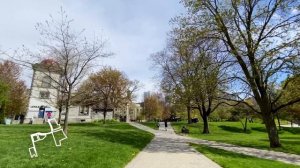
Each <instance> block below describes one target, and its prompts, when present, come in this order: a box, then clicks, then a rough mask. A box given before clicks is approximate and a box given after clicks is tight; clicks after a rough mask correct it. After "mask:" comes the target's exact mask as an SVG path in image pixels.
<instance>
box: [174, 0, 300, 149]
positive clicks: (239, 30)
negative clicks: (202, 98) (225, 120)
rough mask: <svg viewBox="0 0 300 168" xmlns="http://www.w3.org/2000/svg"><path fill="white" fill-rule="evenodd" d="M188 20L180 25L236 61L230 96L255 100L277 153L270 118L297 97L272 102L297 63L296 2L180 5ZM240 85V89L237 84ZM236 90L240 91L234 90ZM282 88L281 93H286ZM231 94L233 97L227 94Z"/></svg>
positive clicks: (198, 0) (232, 0)
mask: <svg viewBox="0 0 300 168" xmlns="http://www.w3.org/2000/svg"><path fill="white" fill-rule="evenodd" d="M183 3H184V5H185V7H186V8H187V9H188V14H187V15H186V17H181V18H180V19H178V20H179V21H178V22H179V24H180V25H181V26H182V27H183V28H185V29H196V30H198V34H201V35H202V36H204V37H206V38H210V39H216V40H219V41H220V42H222V43H223V44H224V46H225V47H226V50H225V51H226V52H227V53H228V54H229V55H230V56H231V58H232V61H235V63H236V64H235V66H233V67H234V68H233V69H232V70H233V72H232V74H231V78H232V79H235V80H236V84H235V86H234V87H233V89H232V91H235V93H234V94H233V95H234V96H236V97H239V98H241V99H240V100H239V98H235V100H239V101H240V102H242V101H244V100H243V99H244V98H248V97H250V96H251V97H253V98H254V100H255V101H256V103H257V104H258V106H259V108H258V109H255V108H253V107H252V106H251V105H249V104H248V106H249V107H250V108H252V109H253V110H254V111H256V112H257V113H258V114H260V115H261V117H262V119H263V121H264V124H265V127H266V130H267V133H268V137H269V141H270V147H272V148H275V147H280V146H281V143H280V139H279V136H278V131H277V127H276V124H275V121H274V116H275V115H276V113H278V112H279V111H280V110H281V109H283V108H285V107H287V106H290V105H292V104H294V103H297V102H299V101H300V97H297V98H295V99H291V100H289V101H286V102H285V103H280V102H279V99H280V97H281V96H282V94H281V93H279V94H277V95H276V97H273V96H272V95H271V94H273V93H272V90H273V89H272V87H274V85H278V82H279V80H278V78H279V77H280V76H284V75H286V74H291V73H292V71H293V70H294V69H296V68H297V67H298V66H297V64H298V63H299V44H300V36H299V32H300V26H299V24H300V12H299V9H298V8H297V7H299V5H300V2H299V1H295V0H228V1H219V0H184V1H183ZM237 83H238V84H237ZM238 87H240V88H238ZM285 89H286V86H283V87H282V90H285ZM231 93H233V92H231Z"/></svg>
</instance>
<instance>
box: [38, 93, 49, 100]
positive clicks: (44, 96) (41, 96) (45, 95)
mask: <svg viewBox="0 0 300 168" xmlns="http://www.w3.org/2000/svg"><path fill="white" fill-rule="evenodd" d="M40 98H41V99H49V98H50V92H48V91H40Z"/></svg>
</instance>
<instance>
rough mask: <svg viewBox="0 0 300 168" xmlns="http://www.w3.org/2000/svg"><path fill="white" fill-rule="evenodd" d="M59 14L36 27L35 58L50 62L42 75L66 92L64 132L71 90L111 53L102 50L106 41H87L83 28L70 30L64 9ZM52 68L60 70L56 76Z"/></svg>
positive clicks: (70, 21)
mask: <svg viewBox="0 0 300 168" xmlns="http://www.w3.org/2000/svg"><path fill="white" fill-rule="evenodd" d="M59 15H60V19H59V20H55V19H54V18H53V17H50V20H47V21H45V22H44V23H38V24H37V26H36V29H37V30H38V32H40V35H41V41H40V43H39V45H40V46H41V48H42V49H41V53H40V54H39V55H38V57H39V58H40V59H43V58H45V57H46V58H47V59H48V60H52V63H51V64H49V66H48V67H46V68H47V69H48V71H47V72H45V73H44V74H45V75H46V76H48V77H49V78H51V80H52V82H53V83H55V85H56V87H57V88H59V91H60V94H63V95H65V101H64V103H65V104H64V107H65V118H64V131H65V133H67V132H68V116H69V107H70V105H71V96H72V94H73V92H74V89H75V88H76V86H77V85H78V84H79V83H80V82H81V81H82V79H83V78H84V77H85V76H86V75H87V73H88V72H89V70H90V68H91V67H92V66H93V65H94V63H95V61H97V59H99V58H103V57H107V56H109V55H110V54H109V53H105V52H104V45H105V43H104V42H103V41H102V40H99V39H97V38H95V39H94V40H92V41H88V40H87V38H86V37H85V36H84V34H83V31H81V32H79V33H77V32H76V31H73V29H72V22H73V20H71V19H69V18H68V16H67V14H66V12H65V11H64V10H63V9H61V11H60V12H59ZM44 68H45V67H44ZM53 69H55V71H56V73H59V75H60V77H59V78H58V79H57V78H53V76H52V75H51V74H52V73H53Z"/></svg>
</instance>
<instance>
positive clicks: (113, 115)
mask: <svg viewBox="0 0 300 168" xmlns="http://www.w3.org/2000/svg"><path fill="white" fill-rule="evenodd" d="M112 119H115V108H113V111H112Z"/></svg>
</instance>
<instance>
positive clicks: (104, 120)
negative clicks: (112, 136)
mask: <svg viewBox="0 0 300 168" xmlns="http://www.w3.org/2000/svg"><path fill="white" fill-rule="evenodd" d="M106 112H107V110H106V109H104V112H103V124H105V122H106Z"/></svg>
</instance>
